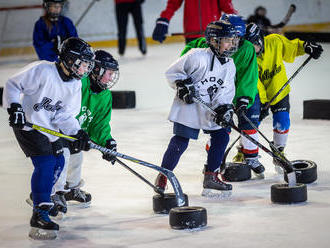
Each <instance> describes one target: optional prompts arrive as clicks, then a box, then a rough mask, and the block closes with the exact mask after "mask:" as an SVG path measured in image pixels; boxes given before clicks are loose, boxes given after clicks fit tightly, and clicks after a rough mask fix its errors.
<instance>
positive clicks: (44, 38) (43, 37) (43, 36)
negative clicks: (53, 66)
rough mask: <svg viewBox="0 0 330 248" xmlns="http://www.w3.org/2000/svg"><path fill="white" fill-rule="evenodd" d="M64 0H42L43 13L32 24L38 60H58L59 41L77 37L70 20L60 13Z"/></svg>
mask: <svg viewBox="0 0 330 248" xmlns="http://www.w3.org/2000/svg"><path fill="white" fill-rule="evenodd" d="M65 1H66V0H43V7H44V9H45V14H44V15H43V16H41V17H40V18H39V20H38V21H37V22H36V23H35V25H34V30H33V46H34V49H35V51H36V53H37V55H38V57H39V59H40V60H47V61H50V62H54V61H58V54H59V48H60V45H61V43H62V42H63V41H64V40H66V39H67V38H70V37H78V34H77V30H76V28H75V26H74V25H73V23H72V21H71V20H70V19H69V18H68V17H65V16H62V15H61V11H62V8H63V5H64V3H65Z"/></svg>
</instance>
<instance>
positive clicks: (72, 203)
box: [67, 201, 91, 208]
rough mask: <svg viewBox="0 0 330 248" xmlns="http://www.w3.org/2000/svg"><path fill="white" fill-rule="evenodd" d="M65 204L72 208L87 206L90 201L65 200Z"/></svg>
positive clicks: (89, 204)
mask: <svg viewBox="0 0 330 248" xmlns="http://www.w3.org/2000/svg"><path fill="white" fill-rule="evenodd" d="M67 205H68V206H70V207H74V208H89V207H90V206H91V202H77V201H72V202H71V201H70V202H67Z"/></svg>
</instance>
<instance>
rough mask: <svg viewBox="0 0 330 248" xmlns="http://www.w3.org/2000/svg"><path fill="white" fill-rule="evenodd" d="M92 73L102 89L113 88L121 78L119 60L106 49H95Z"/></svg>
mask: <svg viewBox="0 0 330 248" xmlns="http://www.w3.org/2000/svg"><path fill="white" fill-rule="evenodd" d="M92 75H93V77H94V80H95V82H96V83H97V85H98V86H99V87H100V88H101V89H103V90H106V89H110V88H112V87H113V86H114V85H115V84H116V83H117V82H118V80H119V66H118V62H117V60H115V59H114V58H113V57H112V55H111V54H110V53H108V52H106V51H103V50H98V51H95V66H94V69H93V71H92Z"/></svg>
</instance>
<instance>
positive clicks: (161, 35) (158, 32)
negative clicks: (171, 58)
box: [152, 17, 169, 43]
mask: <svg viewBox="0 0 330 248" xmlns="http://www.w3.org/2000/svg"><path fill="white" fill-rule="evenodd" d="M168 24H169V20H167V19H166V18H161V17H160V18H158V19H157V20H156V27H155V28H154V31H153V33H152V39H153V40H156V41H159V42H160V43H162V42H163V41H164V40H165V39H166V34H167V31H168Z"/></svg>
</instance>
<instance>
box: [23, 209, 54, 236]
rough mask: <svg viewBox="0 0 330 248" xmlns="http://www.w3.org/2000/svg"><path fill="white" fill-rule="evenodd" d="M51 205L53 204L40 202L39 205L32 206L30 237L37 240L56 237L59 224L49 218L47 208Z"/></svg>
mask: <svg viewBox="0 0 330 248" xmlns="http://www.w3.org/2000/svg"><path fill="white" fill-rule="evenodd" d="M52 207H53V204H51V203H49V204H48V203H47V204H44V203H41V204H40V205H39V206H36V207H34V209H33V214H32V217H31V220H30V226H31V230H30V232H29V237H30V238H32V239H37V240H50V239H56V237H57V231H58V230H59V226H58V224H56V223H55V222H53V221H51V219H50V218H49V210H50V209H51V208H52Z"/></svg>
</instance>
